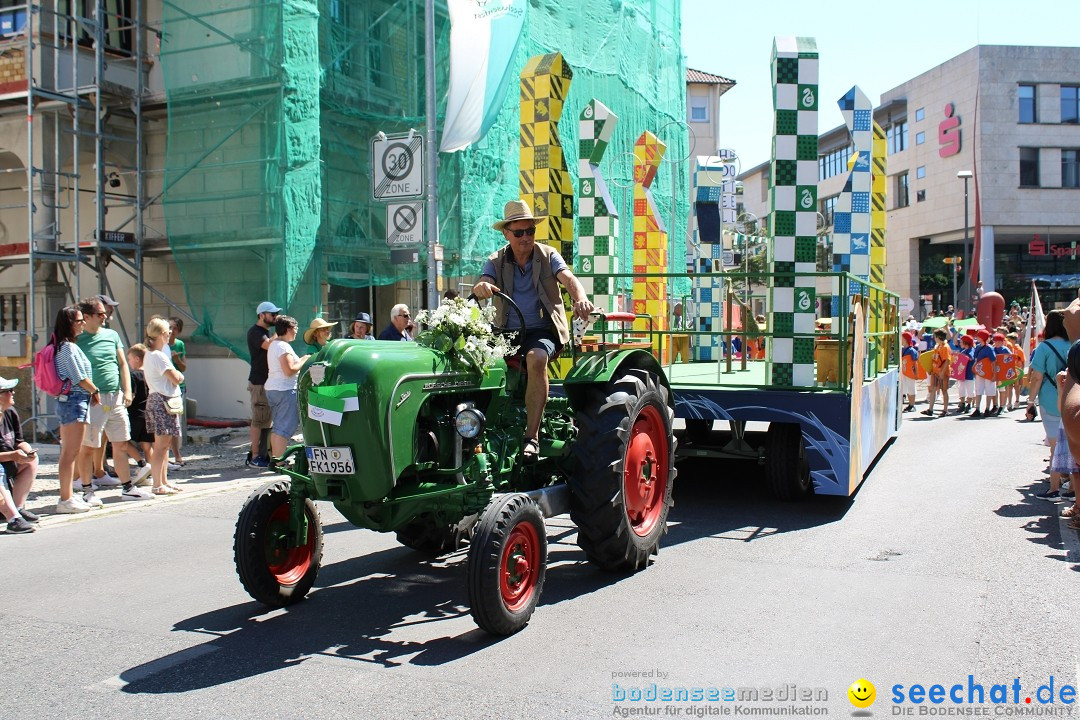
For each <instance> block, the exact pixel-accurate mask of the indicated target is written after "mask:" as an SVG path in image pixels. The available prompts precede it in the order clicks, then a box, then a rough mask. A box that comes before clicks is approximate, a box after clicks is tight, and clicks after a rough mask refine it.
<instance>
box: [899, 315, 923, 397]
mask: <svg viewBox="0 0 1080 720" xmlns="http://www.w3.org/2000/svg"><path fill="white" fill-rule="evenodd" d="M900 339H901V341H902V342H901V347H903V348H904V349H903V350H901V351H900V394H901V395H903V396H904V397H905V399H906V400H907V405H906V406H905V407H904V412H911V411H912V410H914V409H915V382H916V381H917V380H920V379H922V378H925V377H926V371H925V370H923V369H922V366H921V365H919V351H918V349H917V348H916V347H915V336H914V335H912V334H911V333H910V332H907V331H905V332H902V333H900ZM920 376H921V377H920Z"/></svg>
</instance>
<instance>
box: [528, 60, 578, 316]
mask: <svg viewBox="0 0 1080 720" xmlns="http://www.w3.org/2000/svg"><path fill="white" fill-rule="evenodd" d="M573 76H574V73H573V71H572V70H571V69H570V66H569V65H568V64H567V63H566V61H564V60H563V56H562V54H561V53H549V54H547V55H535V56H533V57H531V58H529V61H528V62H527V63H525V69H523V70H522V71H521V109H520V118H521V135H520V153H521V170H520V173H519V175H518V185H519V186H520V189H521V199H522V200H524V201H525V202H527V203H529V207H531V208H532V209H533V212H534V213H535V214H536V215H538V216H542V217H547V222H542V223H540V224H539V225H537V226H536V240H537V242H543V243H547V244H548V245H551V246H552V247H554V248H555V249H556V250H558V251H559V254H560V255H562V256H563V259H564V260H566V262H567V264H569V265H570V266H571V267H573V262H574V189H573V185H572V184H571V182H570V173H569V172H567V170H566V159H565V156H564V155H563V148H562V143H561V142H560V141H559V126H558V123H559V118H560V117H562V111H563V101H564V100H565V99H566V93H567V91H568V90H569V89H570V81H571V80H572V79H573ZM564 295H565V293H564Z"/></svg>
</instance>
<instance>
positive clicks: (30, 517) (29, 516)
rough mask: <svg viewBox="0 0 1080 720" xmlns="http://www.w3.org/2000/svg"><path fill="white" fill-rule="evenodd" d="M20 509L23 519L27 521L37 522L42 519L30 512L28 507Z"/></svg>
mask: <svg viewBox="0 0 1080 720" xmlns="http://www.w3.org/2000/svg"><path fill="white" fill-rule="evenodd" d="M18 510H19V514H20V515H22V518H23V520H25V521H26V522H31V523H36V522H37V521H38V520H41V518H39V517H38V516H37V515H35V514H34V513H32V512H30V511H29V510H27V509H26V508H18Z"/></svg>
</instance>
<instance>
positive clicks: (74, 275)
mask: <svg viewBox="0 0 1080 720" xmlns="http://www.w3.org/2000/svg"><path fill="white" fill-rule="evenodd" d="M145 10H146V5H145V4H144V3H143V2H141V1H140V0H134V2H133V1H132V0H43V1H42V2H33V1H29V2H25V3H22V2H19V3H13V2H10V1H8V2H0V33H2V35H3V37H2V38H0V72H2V77H0V120H6V122H5V125H4V130H5V134H4V137H5V138H6V139H8V140H9V141H10V140H11V139H12V138H14V137H17V136H18V135H19V134H21V133H20V131H19V128H18V127H17V126H16V123H22V122H24V123H25V128H24V129H23V131H22V132H24V133H25V139H24V142H25V145H24V146H23V148H22V151H21V152H20V149H19V148H17V147H10V146H9V147H7V148H5V150H6V151H7V153H6V157H7V158H8V163H7V164H8V167H5V168H4V169H3V172H4V173H5V174H7V175H8V176H12V177H13V176H18V175H21V176H22V177H23V178H24V184H23V185H22V186H21V188H13V187H11V183H10V182H9V183H8V186H7V187H6V188H5V189H4V196H5V202H4V203H3V205H0V209H2V210H3V211H5V214H4V219H5V220H6V221H7V222H8V223H11V224H13V225H16V226H17V225H18V224H19V221H18V219H17V218H16V215H15V214H17V213H18V211H20V210H22V211H23V212H24V213H25V215H24V216H23V220H22V221H23V222H25V228H24V229H23V232H21V233H18V232H16V233H13V237H19V236H22V237H25V238H26V242H25V243H21V242H18V241H14V242H12V241H11V239H7V242H6V243H5V244H3V245H0V268H3V269H9V268H12V267H14V266H21V265H25V268H26V280H27V292H26V296H25V299H24V301H23V305H22V307H21V308H14V307H13V308H11V310H12V312H11V313H10V316H11V317H10V318H6V320H7V322H6V326H5V327H4V329H5V330H13V331H16V332H20V333H25V338H22V339H21V342H20V347H21V348H25V351H24V352H25V354H24V355H23V356H22V357H23V359H24V360H29V358H30V357H31V356H32V355H33V353H34V351H35V350H36V349H37V348H39V347H40V346H42V345H44V344H45V342H46V341H47V338H48V336H49V330H50V328H51V326H52V322H53V319H54V318H55V316H56V313H57V311H58V310H59V309H60V308H61V307H63V306H64V305H67V304H71V303H74V302H77V301H78V299H79V298H81V297H82V296H83V292H84V290H86V289H84V288H83V287H82V285H83V282H82V278H81V276H82V273H81V272H80V269H82V268H87V269H89V271H90V272H91V274H92V275H95V276H96V287H95V288H93V290H92V291H87V294H97V293H104V294H108V295H114V294H116V293H115V292H114V291H113V288H112V287H111V286H110V282H109V278H108V274H107V273H106V268H107V267H109V266H110V265H112V266H114V267H117V268H119V269H120V270H122V272H123V273H125V274H126V275H128V276H129V277H130V278H131V279H132V280H133V282H134V285H135V289H136V291H135V293H134V296H135V298H136V305H135V315H136V317H135V318H134V321H135V326H136V327H142V326H143V323H144V317H143V302H142V298H143V293H142V292H141V289H144V288H145V289H148V290H149V291H150V292H152V293H154V294H155V295H157V296H158V297H160V298H162V300H164V301H166V302H168V303H169V304H170V305H174V306H175V304H174V303H172V302H171V301H169V300H168V298H166V297H164V295H162V294H161V293H159V292H157V291H156V290H154V289H153V288H151V287H149V286H146V285H145V283H144V277H143V261H144V255H145V254H146V249H147V243H146V237H145V236H146V229H147V228H146V225H145V221H144V210H145V209H146V208H147V207H148V206H149V205H151V204H152V203H154V202H155V201H156V200H157V198H149V199H148V198H147V197H146V182H145V175H146V167H145V157H144V136H143V117H144V101H145V99H146V97H147V90H146V79H147V38H148V34H149V35H150V36H153V37H155V38H156V37H159V35H158V33H156V31H153V30H150V29H148V26H147V23H146V22H145V21H144V12H145ZM20 66H21V67H20ZM16 118H18V119H16ZM23 154H24V156H23V157H22V158H21V159H18V156H19V155H23ZM88 166H89V167H88ZM19 196H21V197H19ZM13 213H15V214H13ZM160 245H161V247H162V248H164V243H161V244H160ZM14 302H15V301H14V300H12V304H14ZM20 310H21V312H20ZM118 320H120V321H121V322H120V323H118V329H119V331H120V332H121V334H122V335H124V337H125V340H127V333H126V328H125V325H124V324H123V322H122V320H123V318H121V317H118ZM27 377H29V374H27ZM31 392H32V393H33V394H32V396H31V404H30V408H31V417H30V419H29V420H30V421H32V422H34V423H35V430H40V429H42V428H39V427H38V421H39V419H40V418H42V417H44V418H46V419H47V418H48V417H49V416H50V415H51V408H50V407H48V405H49V404H50V403H51V401H50V400H49V399H48V398H45V397H44V396H39V394H38V393H37V392H35V391H34V390H33V386H32V384H31ZM52 424H54V423H50V422H48V421H46V423H45V425H50V426H51V425H52Z"/></svg>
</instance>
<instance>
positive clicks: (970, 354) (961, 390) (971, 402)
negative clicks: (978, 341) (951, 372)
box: [956, 335, 979, 413]
mask: <svg viewBox="0 0 1080 720" xmlns="http://www.w3.org/2000/svg"><path fill="white" fill-rule="evenodd" d="M959 354H960V355H961V356H962V357H965V358H967V361H966V362H965V363H964V379H963V380H960V381H959V382H957V383H956V386H957V393H958V394H959V395H960V412H961V413H966V412H968V411H969V410H971V408H972V407H974V406H977V404H978V401H979V399H978V396H976V395H975V338H974V337H972V336H971V335H963V336H961V337H960V353H959Z"/></svg>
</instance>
